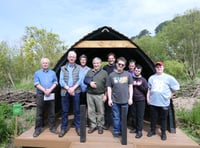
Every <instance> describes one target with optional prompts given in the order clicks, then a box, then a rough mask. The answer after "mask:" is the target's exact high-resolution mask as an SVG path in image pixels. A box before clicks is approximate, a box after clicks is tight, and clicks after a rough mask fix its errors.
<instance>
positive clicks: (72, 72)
mask: <svg viewBox="0 0 200 148" xmlns="http://www.w3.org/2000/svg"><path fill="white" fill-rule="evenodd" d="M76 57H77V55H76V52H75V51H69V53H68V56H67V59H68V62H67V64H66V65H64V66H62V67H61V71H60V81H59V83H60V86H61V97H62V102H61V103H62V123H61V132H60V133H59V137H63V136H64V135H65V133H66V132H67V126H68V115H69V107H70V100H71V99H72V101H73V110H74V111H73V112H74V125H75V128H76V133H77V135H79V136H80V92H81V88H80V84H81V80H82V76H81V72H80V66H79V65H77V64H76V63H75V61H76Z"/></svg>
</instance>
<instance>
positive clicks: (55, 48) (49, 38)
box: [21, 27, 66, 77]
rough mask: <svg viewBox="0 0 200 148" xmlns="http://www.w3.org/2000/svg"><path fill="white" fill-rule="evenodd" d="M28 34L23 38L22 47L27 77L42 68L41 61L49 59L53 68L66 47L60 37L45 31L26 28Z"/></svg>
mask: <svg viewBox="0 0 200 148" xmlns="http://www.w3.org/2000/svg"><path fill="white" fill-rule="evenodd" d="M25 32H26V34H25V35H24V36H23V41H24V44H23V46H22V47H21V53H22V56H23V59H22V60H23V61H24V65H23V67H24V68H23V71H24V74H25V77H28V76H29V74H31V73H34V71H35V70H36V69H38V68H40V67H41V65H40V59H41V58H42V57H47V58H49V59H50V61H51V66H50V67H53V66H54V65H55V64H56V62H57V61H58V59H59V58H60V57H61V55H62V54H63V52H64V49H66V47H65V46H64V45H63V44H64V43H63V42H62V41H60V40H59V36H58V35H57V34H54V33H52V32H47V31H46V30H45V29H38V28H36V27H26V31H25Z"/></svg>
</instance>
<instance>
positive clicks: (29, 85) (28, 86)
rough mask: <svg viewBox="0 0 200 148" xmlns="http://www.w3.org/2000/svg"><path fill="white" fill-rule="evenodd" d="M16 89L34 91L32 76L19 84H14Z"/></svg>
mask: <svg viewBox="0 0 200 148" xmlns="http://www.w3.org/2000/svg"><path fill="white" fill-rule="evenodd" d="M16 89H20V90H35V87H34V86H33V74H32V77H28V78H27V79H25V78H24V79H22V80H20V81H19V82H16Z"/></svg>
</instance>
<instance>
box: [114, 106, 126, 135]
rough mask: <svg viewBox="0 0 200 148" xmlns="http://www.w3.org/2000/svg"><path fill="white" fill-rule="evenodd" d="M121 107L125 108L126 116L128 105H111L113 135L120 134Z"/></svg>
mask: <svg viewBox="0 0 200 148" xmlns="http://www.w3.org/2000/svg"><path fill="white" fill-rule="evenodd" d="M122 106H125V107H126V115H127V114H128V103H127V104H117V103H113V105H112V116H113V134H121V109H122Z"/></svg>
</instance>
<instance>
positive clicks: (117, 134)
mask: <svg viewBox="0 0 200 148" xmlns="http://www.w3.org/2000/svg"><path fill="white" fill-rule="evenodd" d="M120 135H121V134H120V133H113V137H115V138H118V137H119V136H120Z"/></svg>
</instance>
